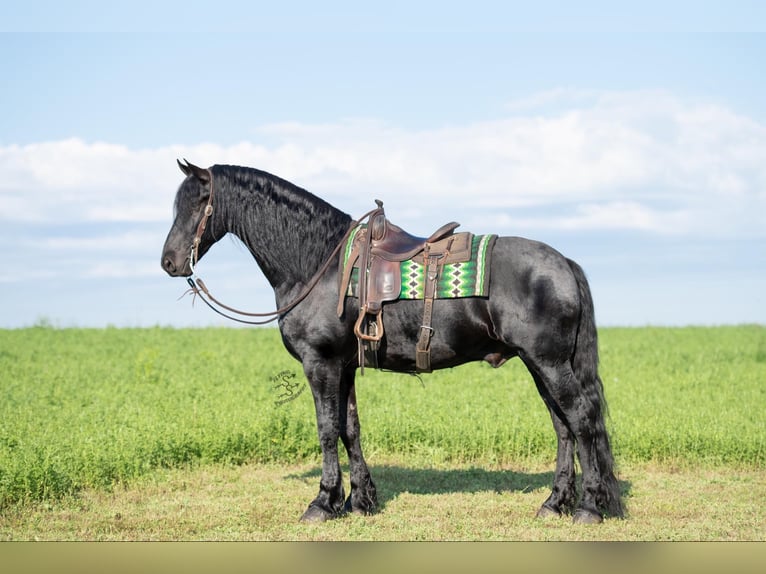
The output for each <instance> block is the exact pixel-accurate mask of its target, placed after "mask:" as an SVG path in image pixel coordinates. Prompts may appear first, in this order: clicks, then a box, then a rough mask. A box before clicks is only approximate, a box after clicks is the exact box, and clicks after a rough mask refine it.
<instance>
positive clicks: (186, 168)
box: [176, 158, 210, 184]
mask: <svg viewBox="0 0 766 574" xmlns="http://www.w3.org/2000/svg"><path fill="white" fill-rule="evenodd" d="M176 162H178V167H180V168H181V171H182V172H183V173H184V175H186V176H189V175H193V176H194V177H196V178H197V179H198V180H200V181H201V182H202V183H204V184H207V183H210V172H209V171H208V170H206V169H205V168H203V167H197V166H196V165H194V164H193V163H189V162H188V161H187V160H186V159H185V158H184V163H181V161H180V160H178V159H177V160H176Z"/></svg>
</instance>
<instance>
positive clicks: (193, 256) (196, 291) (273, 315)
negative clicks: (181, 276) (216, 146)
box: [182, 169, 381, 325]
mask: <svg viewBox="0 0 766 574" xmlns="http://www.w3.org/2000/svg"><path fill="white" fill-rule="evenodd" d="M207 171H208V173H209V174H210V198H209V199H208V203H207V206H206V207H205V213H204V215H203V217H202V220H201V221H200V223H199V225H198V226H197V234H196V235H195V237H194V240H193V242H192V246H191V252H190V253H189V266H190V267H191V270H192V275H191V276H190V277H187V278H186V282H187V283H188V284H189V287H190V289H188V290H187V291H186V292H185V293H184V295H187V294H190V293H191V294H192V295H193V296H194V297H197V296H199V298H200V299H202V301H203V302H204V303H205V305H207V306H208V307H210V308H211V309H212V310H213V311H215V312H216V313H218V314H219V315H221V316H222V317H225V318H227V319H231V320H232V321H237V322H238V323H245V324H247V325H265V324H267V323H271V322H272V321H276V320H277V319H278V318H279V316H280V315H283V314H285V313H287V312H288V311H290V310H291V309H292V308H294V307H295V306H296V305H298V304H299V303H300V302H301V301H303V300H304V299H305V298H306V297H308V295H309V293H311V291H312V290H313V289H314V287H316V285H317V283H319V280H320V279H321V278H322V276H323V275H324V274H325V273H326V272H327V270H328V269H329V268H330V265H331V264H332V262H333V259H334V258H335V256H336V255H337V254H338V252H339V251H340V250H341V249H342V247H343V246H344V245H345V244H346V241H348V238H349V237H350V236H351V233H352V232H353V231H354V229H356V227H358V226H359V225H360V224H361V223H362V222H363V221H364V220H365V219H367V218H368V217H370V216H371V215H372V214H373V213H375V212H377V211H379V210H380V209H381V207H380V206H378V207H376V208H375V209H371V210H370V211H368V212H367V213H365V214H364V215H362V216H361V217H360V218H359V219H356V220H354V221H352V222H351V224H350V225H349V228H348V230H347V231H346V233H345V234H344V235H343V238H342V239H341V240H340V242H339V243H338V245H336V247H335V249H333V251H332V253H330V255H329V257H328V258H327V259H326V260H325V262H324V263H323V264H322V267H320V268H319V270H318V271H317V272H316V273H314V275H313V277H312V278H311V280H310V281H309V282H308V283H307V284H306V286H305V287H304V288H303V291H301V293H300V294H299V295H298V296H297V297H296V298H295V299H294V300H293V301H292V302H291V303H289V304H288V305H285V306H284V307H280V308H279V309H276V310H275V311H268V312H266V313H250V312H247V311H241V310H239V309H235V308H234V307H229V306H228V305H225V304H224V303H222V302H220V301H218V300H217V299H216V298H215V297H214V296H213V295H212V294H211V293H210V291H209V290H208V288H207V286H206V285H205V282H204V281H203V280H202V279H201V278H199V277H196V274H195V270H194V266H195V265H196V263H197V255H198V250H199V243H200V240H201V238H202V234H203V233H204V232H205V227H206V225H207V220H208V218H209V217H210V215H211V214H212V213H213V172H212V171H211V170H209V169H208V170H207ZM182 296H183V295H182ZM215 305H218V307H221V308H223V309H226V310H227V311H229V312H230V313H234V314H236V315H242V316H244V317H268V319H264V320H262V321H251V320H247V319H240V318H238V317H233V316H232V315H230V314H228V313H225V312H223V311H221V310H220V309H218V308H217V307H216V306H215Z"/></svg>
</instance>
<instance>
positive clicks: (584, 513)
mask: <svg viewBox="0 0 766 574" xmlns="http://www.w3.org/2000/svg"><path fill="white" fill-rule="evenodd" d="M572 522H573V523H575V524H601V523H602V522H604V517H603V516H601V513H599V512H593V511H592V510H585V509H584V508H578V509H577V510H576V511H575V513H574V516H573V517H572Z"/></svg>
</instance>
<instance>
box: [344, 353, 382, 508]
mask: <svg viewBox="0 0 766 574" xmlns="http://www.w3.org/2000/svg"><path fill="white" fill-rule="evenodd" d="M355 377H356V367H347V368H346V369H345V371H344V372H343V379H342V380H341V389H340V391H341V403H340V439H341V440H342V441H343V445H344V446H345V447H346V452H347V453H348V463H349V471H350V474H351V494H350V495H349V497H348V499H347V500H346V507H345V509H346V511H347V512H353V513H355V514H371V513H373V512H375V510H376V508H377V506H378V495H377V492H376V490H375V483H374V482H373V481H372V477H371V476H370V470H369V469H368V468H367V463H366V462H365V460H364V455H363V454H362V443H361V440H360V433H359V413H358V410H357V407H356V391H355V388H354V387H355V386H354V379H355Z"/></svg>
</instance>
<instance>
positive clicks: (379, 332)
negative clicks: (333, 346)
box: [354, 306, 383, 342]
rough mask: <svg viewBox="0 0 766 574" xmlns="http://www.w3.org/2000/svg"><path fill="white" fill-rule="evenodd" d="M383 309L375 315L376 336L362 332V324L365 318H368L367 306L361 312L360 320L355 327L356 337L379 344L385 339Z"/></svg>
mask: <svg viewBox="0 0 766 574" xmlns="http://www.w3.org/2000/svg"><path fill="white" fill-rule="evenodd" d="M382 315H383V309H381V310H380V311H378V312H377V314H376V315H375V334H374V335H368V334H367V333H363V332H362V323H363V322H364V319H365V317H367V306H364V307H363V308H362V309H361V310H360V311H359V318H358V319H357V320H356V324H355V325H354V335H356V336H357V337H358V338H359V339H362V340H364V341H375V342H379V341H380V340H381V339H382V338H383V317H382Z"/></svg>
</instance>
